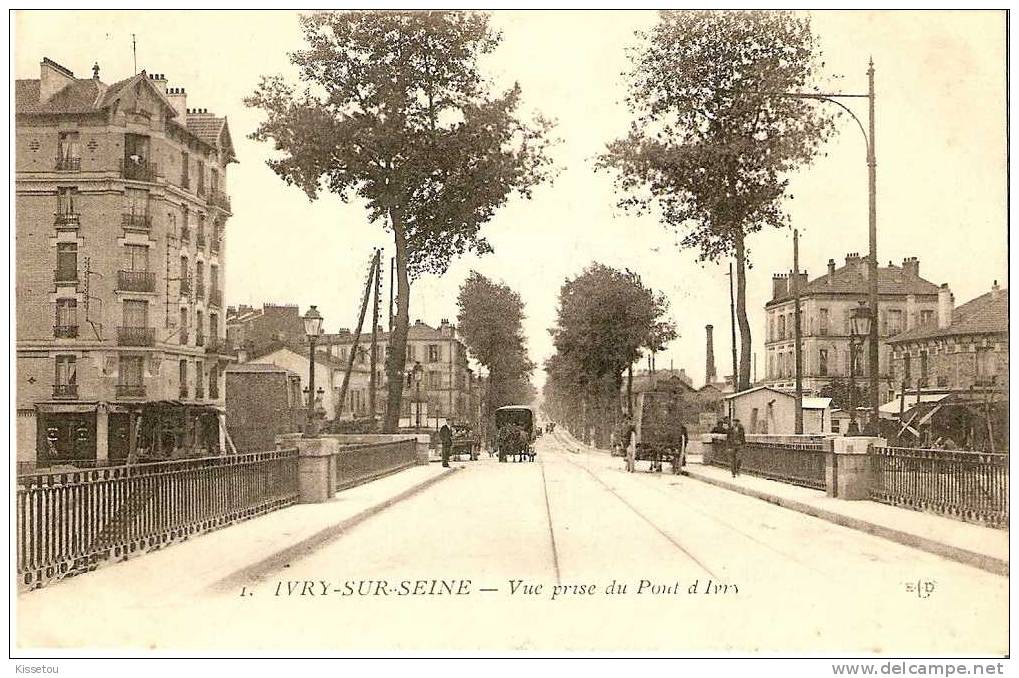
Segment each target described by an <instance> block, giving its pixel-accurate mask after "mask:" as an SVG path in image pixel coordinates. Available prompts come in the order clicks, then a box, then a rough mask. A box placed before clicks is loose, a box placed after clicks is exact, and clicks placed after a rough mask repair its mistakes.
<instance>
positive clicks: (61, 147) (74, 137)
mask: <svg viewBox="0 0 1019 678" xmlns="http://www.w3.org/2000/svg"><path fill="white" fill-rule="evenodd" d="M57 160H58V161H59V162H60V169H79V168H80V166H81V165H80V163H81V148H80V146H79V142H78V133H77V132H61V133H60V137H59V139H58V140H57Z"/></svg>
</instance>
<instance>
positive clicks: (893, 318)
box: [888, 308, 902, 337]
mask: <svg viewBox="0 0 1019 678" xmlns="http://www.w3.org/2000/svg"><path fill="white" fill-rule="evenodd" d="M901 332H902V310H901V309H897V308H890V309H888V335H889V336H893V337H894V336H895V335H896V334H900V333H901Z"/></svg>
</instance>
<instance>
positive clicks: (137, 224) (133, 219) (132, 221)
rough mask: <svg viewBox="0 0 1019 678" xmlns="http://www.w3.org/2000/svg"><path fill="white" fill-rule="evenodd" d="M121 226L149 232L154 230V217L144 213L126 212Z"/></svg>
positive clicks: (122, 216) (122, 217)
mask: <svg viewBox="0 0 1019 678" xmlns="http://www.w3.org/2000/svg"><path fill="white" fill-rule="evenodd" d="M120 225H121V226H122V227H123V228H127V229H132V230H136V231H149V230H151V229H152V216H151V215H149V214H146V213H144V212H124V213H123V214H122V215H121V218H120Z"/></svg>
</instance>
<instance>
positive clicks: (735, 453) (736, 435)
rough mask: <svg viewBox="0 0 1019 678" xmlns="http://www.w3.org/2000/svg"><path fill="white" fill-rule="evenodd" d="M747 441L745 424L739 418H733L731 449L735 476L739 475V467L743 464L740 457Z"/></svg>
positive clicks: (733, 475)
mask: <svg viewBox="0 0 1019 678" xmlns="http://www.w3.org/2000/svg"><path fill="white" fill-rule="evenodd" d="M746 442H747V436H746V431H745V430H743V424H741V423H740V420H739V419H733V420H732V426H730V427H729V449H730V451H731V454H732V477H733V478H735V477H736V476H738V475H739V469H740V466H741V465H742V463H743V462H742V460H741V459H740V457H741V456H742V453H743V446H744V445H745V444H746Z"/></svg>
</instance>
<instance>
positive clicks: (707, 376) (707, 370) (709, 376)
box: [704, 325, 717, 384]
mask: <svg viewBox="0 0 1019 678" xmlns="http://www.w3.org/2000/svg"><path fill="white" fill-rule="evenodd" d="M713 330H714V328H713V327H712V326H711V325H705V326H704V332H705V333H706V334H707V338H706V339H707V349H706V354H707V363H706V364H705V366H704V383H705V384H711V383H714V381H715V380H716V379H717V375H716V374H715V339H714V336H712V331H713Z"/></svg>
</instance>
